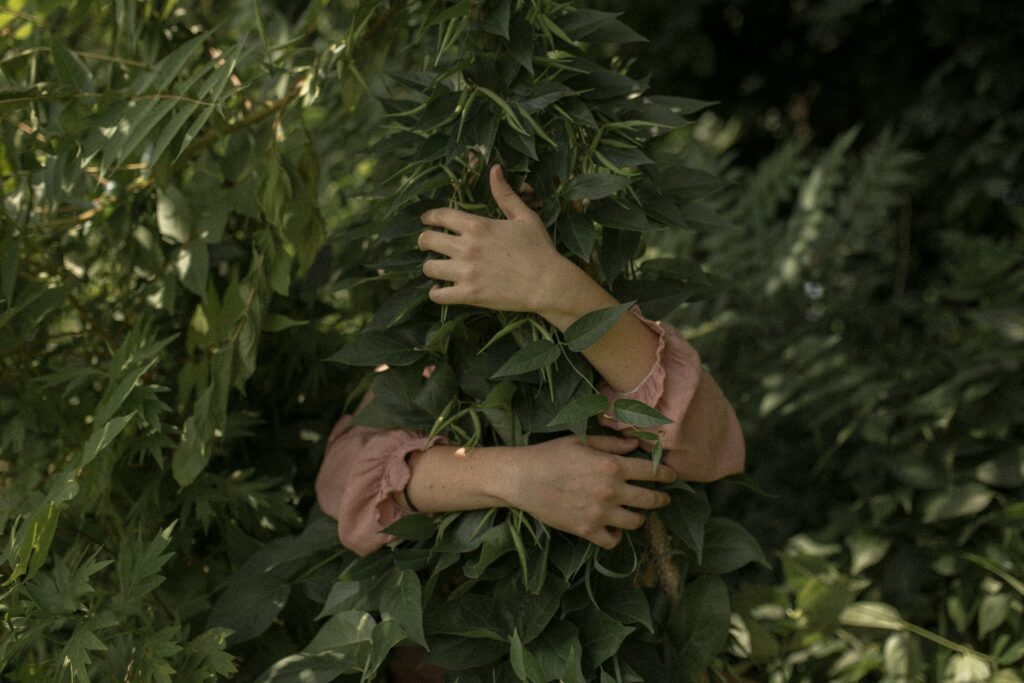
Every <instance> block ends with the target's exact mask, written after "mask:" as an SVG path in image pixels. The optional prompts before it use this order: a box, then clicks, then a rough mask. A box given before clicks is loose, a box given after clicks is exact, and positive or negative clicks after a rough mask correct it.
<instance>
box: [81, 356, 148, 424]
mask: <svg viewBox="0 0 1024 683" xmlns="http://www.w3.org/2000/svg"><path fill="white" fill-rule="evenodd" d="M157 360H158V359H156V358H153V359H152V360H150V361H149V362H148V363H144V364H141V365H137V366H135V367H134V368H132V369H130V370H129V371H128V372H126V373H125V374H124V375H123V376H122V377H121V378H120V379H119V380H118V381H117V383H116V384H115V383H114V382H111V383H110V384H109V385H108V386H107V390H106V391H105V392H104V394H103V398H101V399H100V402H99V403H98V404H97V406H96V413H95V415H93V421H94V423H95V424H97V425H102V424H106V423H107V422H108V421H110V418H112V417H113V416H114V413H116V412H117V411H118V409H119V408H120V407H121V405H122V404H123V403H124V401H125V399H126V398H128V394H130V393H131V391H132V389H134V388H135V384H136V383H137V382H138V381H139V379H140V378H141V377H142V376H143V375H144V374H146V372H147V371H148V370H149V369H150V368H151V367H153V366H154V365H155V364H156V362H157Z"/></svg>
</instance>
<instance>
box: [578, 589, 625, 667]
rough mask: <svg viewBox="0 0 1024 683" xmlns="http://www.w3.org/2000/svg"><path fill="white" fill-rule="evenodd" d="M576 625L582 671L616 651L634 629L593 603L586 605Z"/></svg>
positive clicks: (598, 664) (597, 663)
mask: <svg viewBox="0 0 1024 683" xmlns="http://www.w3.org/2000/svg"><path fill="white" fill-rule="evenodd" d="M576 625H577V626H579V628H580V643H581V645H582V646H583V670H584V671H593V670H594V669H596V668H597V667H598V666H600V664H601V663H602V662H603V661H604V660H606V659H608V658H609V657H611V656H612V655H613V654H615V653H616V652H618V651H619V648H620V647H621V646H622V641H624V640H625V639H626V636H628V635H629V634H630V633H632V632H633V631H635V630H636V629H635V628H633V627H632V626H624V625H622V624H620V623H619V622H618V621H616V620H615V619H612V618H611V617H610V616H608V615H607V614H605V613H604V612H602V611H601V610H599V609H598V608H597V607H595V606H593V605H590V606H589V607H587V609H586V610H585V611H584V612H583V615H582V617H580V618H579V619H578V620H577V621H576Z"/></svg>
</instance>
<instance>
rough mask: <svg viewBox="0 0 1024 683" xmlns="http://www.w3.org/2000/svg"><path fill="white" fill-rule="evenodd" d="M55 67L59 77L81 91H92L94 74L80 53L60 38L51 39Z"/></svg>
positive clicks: (51, 51)
mask: <svg viewBox="0 0 1024 683" xmlns="http://www.w3.org/2000/svg"><path fill="white" fill-rule="evenodd" d="M50 53H51V54H52V55H53V68H54V69H55V70H56V71H57V77H58V79H59V80H60V81H61V82H63V83H65V84H67V85H69V86H71V87H72V88H74V89H75V90H78V91H79V92H92V90H93V84H92V74H90V73H89V69H88V67H86V66H85V63H83V62H82V60H81V59H79V57H78V55H76V54H75V53H73V52H72V51H71V50H69V49H67V47H65V46H64V44H63V43H62V42H60V41H59V40H53V41H50Z"/></svg>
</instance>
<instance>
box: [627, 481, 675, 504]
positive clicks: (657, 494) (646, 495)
mask: <svg viewBox="0 0 1024 683" xmlns="http://www.w3.org/2000/svg"><path fill="white" fill-rule="evenodd" d="M619 501H620V502H621V504H622V505H628V506H629V507H631V508H640V509H641V510H657V509H658V508H662V507H665V506H666V505H668V504H669V503H670V502H671V501H672V498H671V497H670V496H669V495H668V494H667V493H665V492H664V491H654V490H651V489H645V488H644V487H643V486H634V485H632V484H623V485H622V488H621V489H620V490H619Z"/></svg>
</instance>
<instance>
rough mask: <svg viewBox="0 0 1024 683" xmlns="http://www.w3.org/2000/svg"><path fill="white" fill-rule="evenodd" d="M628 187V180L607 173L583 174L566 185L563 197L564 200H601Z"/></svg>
mask: <svg viewBox="0 0 1024 683" xmlns="http://www.w3.org/2000/svg"><path fill="white" fill-rule="evenodd" d="M628 186H629V178H626V177H624V176H619V175H611V174H608V173H584V174H582V175H578V176H576V177H575V178H573V179H572V180H570V181H569V182H568V183H566V185H565V188H564V190H563V191H562V194H563V196H564V197H565V198H566V199H570V200H572V199H601V198H602V197H608V196H611V195H613V194H615V193H616V192H619V191H620V190H624V189H626V188H627V187H628Z"/></svg>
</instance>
